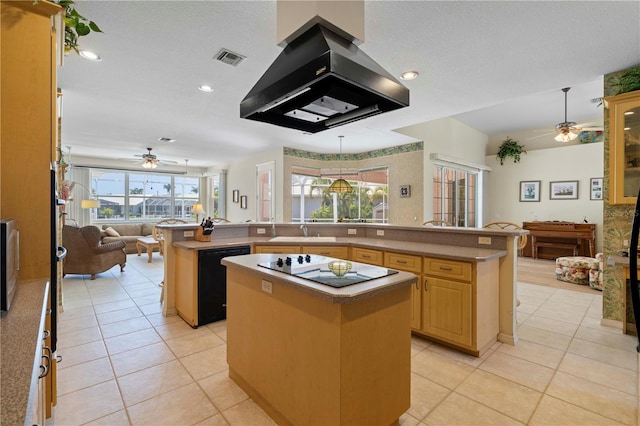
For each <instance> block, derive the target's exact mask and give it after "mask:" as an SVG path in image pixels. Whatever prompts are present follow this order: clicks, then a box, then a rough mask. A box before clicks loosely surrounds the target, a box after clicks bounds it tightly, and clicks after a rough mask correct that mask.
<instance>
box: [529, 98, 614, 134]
mask: <svg viewBox="0 0 640 426" xmlns="http://www.w3.org/2000/svg"><path fill="white" fill-rule="evenodd" d="M569 90H571V87H565V88H563V89H562V91H563V92H564V121H563V122H562V123H558V124H556V127H555V130H554V131H552V132H547V133H545V134H544V135H539V136H534V137H532V138H529V139H536V138H540V137H543V136H548V135H551V134H553V133H557V134H556V136H555V137H554V139H555V140H556V141H558V142H570V141H572V140H574V139H576V138H577V137H578V134H579V133H580V132H582V131H601V130H602V126H592V125H591V123H582V124H577V123H576V122H575V121H569V120H568V119H567V92H569Z"/></svg>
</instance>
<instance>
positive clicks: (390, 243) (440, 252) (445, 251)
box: [173, 237, 507, 262]
mask: <svg viewBox="0 0 640 426" xmlns="http://www.w3.org/2000/svg"><path fill="white" fill-rule="evenodd" d="M269 240H270V238H268V237H239V238H218V239H216V238H212V240H211V241H210V242H201V241H195V240H188V241H178V242H174V243H173V246H174V247H178V248H182V249H186V250H209V249H215V248H224V247H231V246H240V245H254V244H261V245H264V244H269V245H284V246H290V245H305V246H309V245H322V246H352V247H363V248H368V249H374V250H392V251H395V252H400V253H406V254H414V255H419V256H433V257H438V258H441V259H450V260H461V261H468V262H485V261H488V260H492V259H496V258H499V257H503V256H505V255H506V254H507V252H506V251H505V250H494V249H483V248H474V247H461V246H449V245H441V244H430V243H418V242H410V241H399V240H389V239H378V238H345V237H337V238H336V241H335V242H327V241H318V242H314V241H312V240H313V238H309V239H307V240H304V241H300V242H294V241H269Z"/></svg>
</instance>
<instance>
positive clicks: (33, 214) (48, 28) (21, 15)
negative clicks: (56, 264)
mask: <svg viewBox="0 0 640 426" xmlns="http://www.w3.org/2000/svg"><path fill="white" fill-rule="evenodd" d="M0 8H1V14H2V19H0V25H1V26H0V69H2V73H1V77H0V87H2V90H1V91H0V110H1V111H2V126H1V131H0V140H2V144H1V147H0V194H2V197H1V201H0V210H1V211H2V216H3V217H7V218H12V219H15V220H16V221H17V223H18V228H19V229H20V271H19V273H18V279H19V280H20V281H26V280H34V279H48V278H49V277H50V275H51V247H52V244H51V243H52V242H51V234H52V232H51V231H52V230H51V229H50V228H51V226H52V223H55V221H54V220H50V219H55V218H50V217H49V216H48V212H50V207H51V203H52V194H51V186H50V182H51V165H52V163H54V162H55V161H56V160H58V158H57V146H58V134H57V132H58V112H57V102H56V101H57V96H56V90H57V66H58V58H59V57H60V56H59V55H58V52H59V49H60V48H61V46H58V42H59V40H58V37H57V32H59V31H62V30H61V29H59V28H56V23H60V22H61V19H60V17H61V15H62V13H63V12H62V8H61V7H60V6H58V5H56V4H54V3H50V2H47V1H45V0H40V1H38V2H32V1H6V0H3V1H2V2H0ZM54 231H55V230H54ZM52 300H57V299H54V298H52ZM52 308H53V309H56V308H57V307H56V306H53V307H52ZM49 340H50V339H49ZM48 346H49V347H50V342H49V343H48ZM48 368H49V371H50V374H48V375H47V376H46V379H42V380H40V381H39V386H41V387H44V390H43V391H44V396H45V401H44V404H43V406H44V407H45V416H46V417H50V416H51V407H52V405H55V403H56V383H55V368H56V365H55V362H51V364H50V365H49V367H48ZM40 423H42V424H44V422H40Z"/></svg>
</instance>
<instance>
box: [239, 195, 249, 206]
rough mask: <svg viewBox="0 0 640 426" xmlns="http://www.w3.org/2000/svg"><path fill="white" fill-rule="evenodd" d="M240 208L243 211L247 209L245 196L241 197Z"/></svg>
mask: <svg viewBox="0 0 640 426" xmlns="http://www.w3.org/2000/svg"><path fill="white" fill-rule="evenodd" d="M240 208H241V209H246V208H247V196H246V195H243V196H241V197H240Z"/></svg>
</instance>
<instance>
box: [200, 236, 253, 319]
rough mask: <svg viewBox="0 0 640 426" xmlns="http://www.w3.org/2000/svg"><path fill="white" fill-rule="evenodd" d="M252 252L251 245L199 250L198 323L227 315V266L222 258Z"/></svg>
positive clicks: (223, 317)
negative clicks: (222, 262)
mask: <svg viewBox="0 0 640 426" xmlns="http://www.w3.org/2000/svg"><path fill="white" fill-rule="evenodd" d="M250 253H251V248H250V247H249V246H239V247H229V248H224V249H212V250H200V251H199V252H198V325H204V324H208V323H210V322H214V321H220V320H223V319H225V318H226V317H227V268H226V267H225V266H224V265H222V264H221V263H220V261H221V260H222V258H223V257H227V256H239V255H243V254H250Z"/></svg>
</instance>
